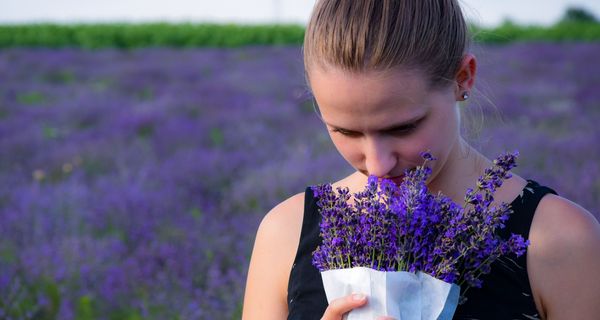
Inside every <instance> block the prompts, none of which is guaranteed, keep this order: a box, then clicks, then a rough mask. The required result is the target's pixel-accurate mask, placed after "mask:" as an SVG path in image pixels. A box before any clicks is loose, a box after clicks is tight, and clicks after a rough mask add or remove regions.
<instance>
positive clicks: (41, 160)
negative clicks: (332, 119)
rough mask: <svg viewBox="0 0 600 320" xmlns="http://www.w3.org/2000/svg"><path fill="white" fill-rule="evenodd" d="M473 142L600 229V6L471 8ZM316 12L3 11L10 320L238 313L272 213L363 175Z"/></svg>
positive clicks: (281, 5)
mask: <svg viewBox="0 0 600 320" xmlns="http://www.w3.org/2000/svg"><path fill="white" fill-rule="evenodd" d="M461 3H462V4H463V7H464V11H465V13H466V15H467V16H468V17H469V20H470V22H471V30H472V34H473V36H474V39H475V41H474V45H473V48H472V51H473V52H474V53H475V54H476V55H477V57H478V59H479V63H480V66H479V75H478V77H479V78H478V81H477V90H476V91H475V92H474V96H473V98H472V99H471V100H470V102H469V104H468V105H467V106H466V107H465V108H464V110H465V119H466V121H465V122H466V125H465V128H464V134H465V135H466V136H467V137H468V139H469V140H470V141H472V143H473V144H475V145H476V146H478V147H479V148H480V149H481V150H482V152H483V153H484V154H486V155H487V156H489V157H492V158H493V157H495V156H496V155H498V154H499V153H501V152H504V151H512V150H515V149H516V150H519V151H520V153H521V156H520V158H519V161H518V165H519V166H518V168H517V170H516V171H517V172H518V173H519V174H521V175H522V176H524V177H526V178H530V179H535V180H537V181H539V182H540V183H542V184H546V185H548V186H550V187H552V188H554V189H556V191H558V193H559V194H561V195H564V196H565V197H567V198H569V199H571V200H574V201H576V202H578V203H579V204H581V205H582V206H584V207H585V208H587V209H588V210H589V211H590V212H592V213H593V214H594V215H595V216H596V218H598V217H600V214H599V213H600V148H598V141H600V127H599V126H598V123H599V122H600V90H598V88H600V23H598V18H599V17H600V2H598V1H592V0H590V1H559V0H554V1H544V2H542V1H535V3H536V4H535V5H534V4H533V3H534V2H533V1H529V2H523V1H520V2H517V1H512V0H511V1H503V2H498V1H492V0H478V1H475V0H469V1H461ZM313 4H314V1H305V2H299V1H291V0H277V1H276V0H257V1H251V2H249V1H233V0H229V1H220V2H214V1H186V0H172V1H169V2H168V3H165V2H158V1H141V0H140V1H116V0H106V1H103V2H89V3H82V2H80V1H74V0H57V1H52V2H48V1H39V0H18V1H17V0H0V8H1V10H0V319H239V318H240V316H241V307H242V298H243V292H244V285H245V279H246V272H247V267H248V262H249V257H250V253H251V250H252V245H253V242H254V236H255V233H256V229H257V227H258V224H259V223H260V221H261V219H262V217H263V216H264V215H265V213H266V212H267V211H268V210H269V209H271V208H272V207H273V206H274V205H276V204H277V203H279V202H281V201H282V200H284V199H286V198H287V197H289V196H291V195H293V194H295V193H298V192H303V190H304V189H305V187H306V186H309V185H313V184H317V183H324V182H329V181H333V180H337V179H339V178H341V177H343V176H345V175H347V174H348V173H350V172H351V171H352V169H351V168H350V167H349V166H348V165H347V164H346V163H345V161H344V160H343V159H342V158H341V157H340V156H339V155H338V154H337V152H336V151H335V149H334V147H333V145H332V144H331V142H330V141H329V138H328V135H327V132H326V131H325V129H324V128H323V126H322V124H321V123H320V122H319V120H318V118H317V116H316V115H315V113H314V110H313V105H312V100H311V96H310V93H309V91H308V89H307V87H306V85H305V83H304V75H303V65H302V55H301V47H300V46H301V43H302V37H303V32H304V24H305V23H306V21H307V19H308V16H309V14H310V10H311V7H312V5H313Z"/></svg>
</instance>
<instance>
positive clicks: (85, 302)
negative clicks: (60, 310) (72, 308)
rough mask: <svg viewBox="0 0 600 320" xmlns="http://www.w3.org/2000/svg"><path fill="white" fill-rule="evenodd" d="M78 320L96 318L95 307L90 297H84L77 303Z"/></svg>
mask: <svg viewBox="0 0 600 320" xmlns="http://www.w3.org/2000/svg"><path fill="white" fill-rule="evenodd" d="M75 319H76V320H93V319H95V318H94V307H93V299H92V298H91V297H90V296H83V297H81V298H79V303H77V312H76V316H75Z"/></svg>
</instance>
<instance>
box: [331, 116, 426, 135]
mask: <svg viewBox="0 0 600 320" xmlns="http://www.w3.org/2000/svg"><path fill="white" fill-rule="evenodd" d="M426 116H427V114H425V115H419V116H417V117H414V118H412V119H409V120H406V121H403V122H400V123H395V124H392V125H390V126H387V127H384V128H381V129H377V130H376V131H380V132H389V131H394V130H399V129H404V128H406V127H409V126H411V125H414V124H417V123H419V122H421V121H422V120H423V119H425V117H426ZM323 122H325V121H323ZM325 124H327V125H328V126H330V127H332V128H333V129H341V130H345V131H351V132H354V131H356V130H352V129H346V128H342V127H340V126H336V125H333V124H330V123H327V122H325Z"/></svg>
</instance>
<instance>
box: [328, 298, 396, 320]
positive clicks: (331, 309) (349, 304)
mask: <svg viewBox="0 0 600 320" xmlns="http://www.w3.org/2000/svg"><path fill="white" fill-rule="evenodd" d="M365 304H367V297H366V296H365V295H364V294H360V293H355V294H351V295H349V296H345V297H341V298H338V299H335V300H333V301H331V303H330V304H329V306H328V307H327V309H326V310H325V313H324V314H323V317H322V318H321V320H341V319H342V316H343V315H344V314H346V313H348V312H350V311H352V309H356V308H360V307H362V306H364V305H365ZM377 320H394V318H390V317H385V316H382V317H379V318H377Z"/></svg>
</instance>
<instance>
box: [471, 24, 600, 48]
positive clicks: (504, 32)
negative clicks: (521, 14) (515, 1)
mask: <svg viewBox="0 0 600 320" xmlns="http://www.w3.org/2000/svg"><path fill="white" fill-rule="evenodd" d="M471 32H472V34H473V37H474V40H475V42H478V43H510V42H517V41H520V42H526V41H546V42H564V41H589V42H591V41H600V24H599V23H593V22H576V21H562V22H560V23H557V24H555V25H553V26H550V27H541V26H520V25H516V24H514V23H512V22H510V21H506V22H504V23H503V24H502V25H500V26H498V27H497V28H495V29H485V28H480V27H477V26H472V27H471Z"/></svg>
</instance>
